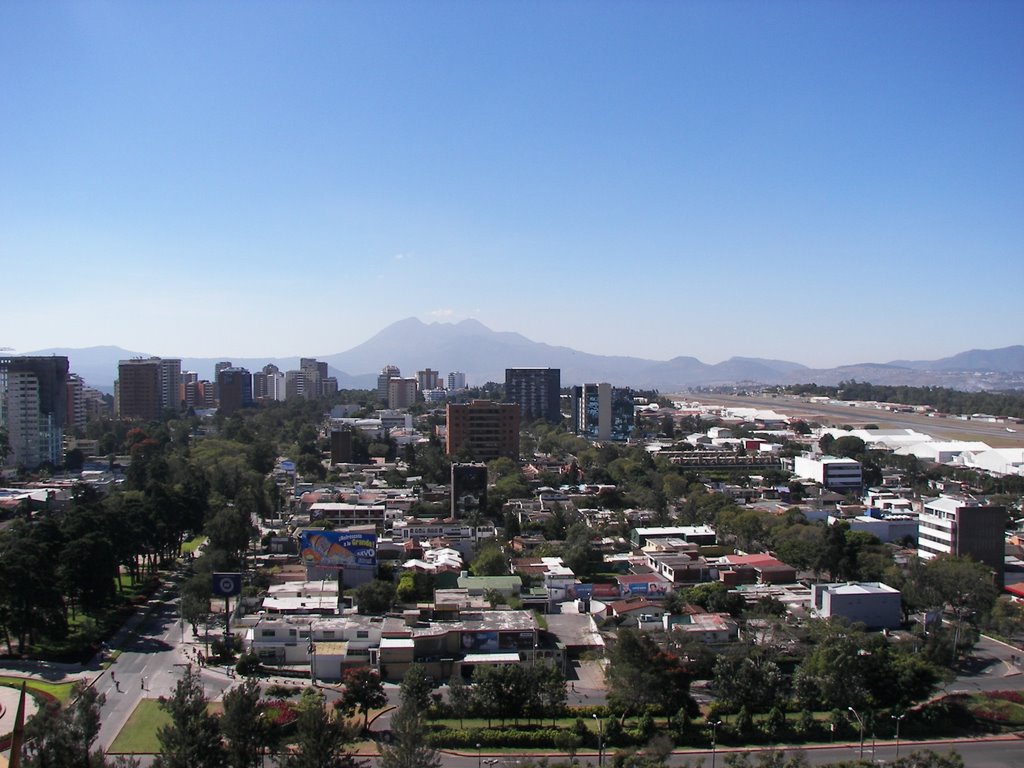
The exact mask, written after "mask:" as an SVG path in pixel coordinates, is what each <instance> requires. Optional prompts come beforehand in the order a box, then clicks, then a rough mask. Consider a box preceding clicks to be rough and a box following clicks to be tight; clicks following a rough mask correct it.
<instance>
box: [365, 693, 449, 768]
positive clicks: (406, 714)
mask: <svg viewBox="0 0 1024 768" xmlns="http://www.w3.org/2000/svg"><path fill="white" fill-rule="evenodd" d="M426 734H427V729H426V726H425V724H424V722H423V714H422V712H421V711H420V710H418V709H417V708H416V707H414V706H412V705H411V704H410V703H408V702H406V703H404V704H402V706H400V707H399V708H398V710H397V711H396V712H395V714H394V715H393V716H392V717H391V742H390V743H389V744H381V746H380V766H381V768H440V766H441V757H440V755H438V753H437V751H436V750H434V749H432V748H431V747H430V746H429V745H428V744H427V740H426Z"/></svg>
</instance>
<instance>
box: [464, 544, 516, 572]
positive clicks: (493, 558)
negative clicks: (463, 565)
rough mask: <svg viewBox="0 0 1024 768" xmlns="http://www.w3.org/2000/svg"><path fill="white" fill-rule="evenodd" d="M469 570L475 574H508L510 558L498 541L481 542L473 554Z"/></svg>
mask: <svg viewBox="0 0 1024 768" xmlns="http://www.w3.org/2000/svg"><path fill="white" fill-rule="evenodd" d="M469 572H470V573H472V574H473V575H474V576H507V575H508V559H507V558H506V556H505V552H504V551H503V550H502V548H501V545H500V544H498V542H496V541H488V542H485V543H483V544H481V545H480V546H479V547H478V548H477V551H476V553H475V554H474V555H473V562H472V563H471V564H470V566H469Z"/></svg>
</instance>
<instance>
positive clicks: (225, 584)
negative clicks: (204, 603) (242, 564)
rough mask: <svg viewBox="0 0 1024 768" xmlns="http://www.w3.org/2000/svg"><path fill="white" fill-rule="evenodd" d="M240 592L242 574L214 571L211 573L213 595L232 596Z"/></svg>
mask: <svg viewBox="0 0 1024 768" xmlns="http://www.w3.org/2000/svg"><path fill="white" fill-rule="evenodd" d="M240 594H242V574H240V573H215V574H213V596H214V597H234V596H235V595H240Z"/></svg>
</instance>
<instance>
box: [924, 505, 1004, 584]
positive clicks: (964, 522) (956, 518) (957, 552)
mask: <svg viewBox="0 0 1024 768" xmlns="http://www.w3.org/2000/svg"><path fill="white" fill-rule="evenodd" d="M917 547H918V549H917V556H918V557H919V558H921V559H922V560H931V559H932V558H934V557H939V556H940V555H953V556H957V557H965V556H968V557H972V558H973V559H975V560H977V561H979V562H982V563H984V564H985V565H987V566H989V567H990V568H992V570H993V571H995V573H996V578H997V580H998V583H999V584H1002V581H1003V568H1004V558H1005V549H1006V508H1005V507H993V506H982V505H981V503H980V502H978V501H977V500H975V499H972V498H970V497H959V496H939V497H938V498H937V499H932V500H930V501H926V502H925V504H924V510H923V511H922V513H921V514H920V516H919V517H918V538H917Z"/></svg>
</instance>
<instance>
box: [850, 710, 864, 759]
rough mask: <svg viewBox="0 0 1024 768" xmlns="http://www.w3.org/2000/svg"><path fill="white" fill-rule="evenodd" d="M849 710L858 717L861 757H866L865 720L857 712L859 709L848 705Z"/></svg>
mask: <svg viewBox="0 0 1024 768" xmlns="http://www.w3.org/2000/svg"><path fill="white" fill-rule="evenodd" d="M847 709H848V710H850V711H851V712H853V716H854V717H856V718H857V722H858V723H859V724H860V759H861V760H863V759H864V721H863V720H861V719H860V715H858V714H857V710H856V709H854V708H853V707H847Z"/></svg>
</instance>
